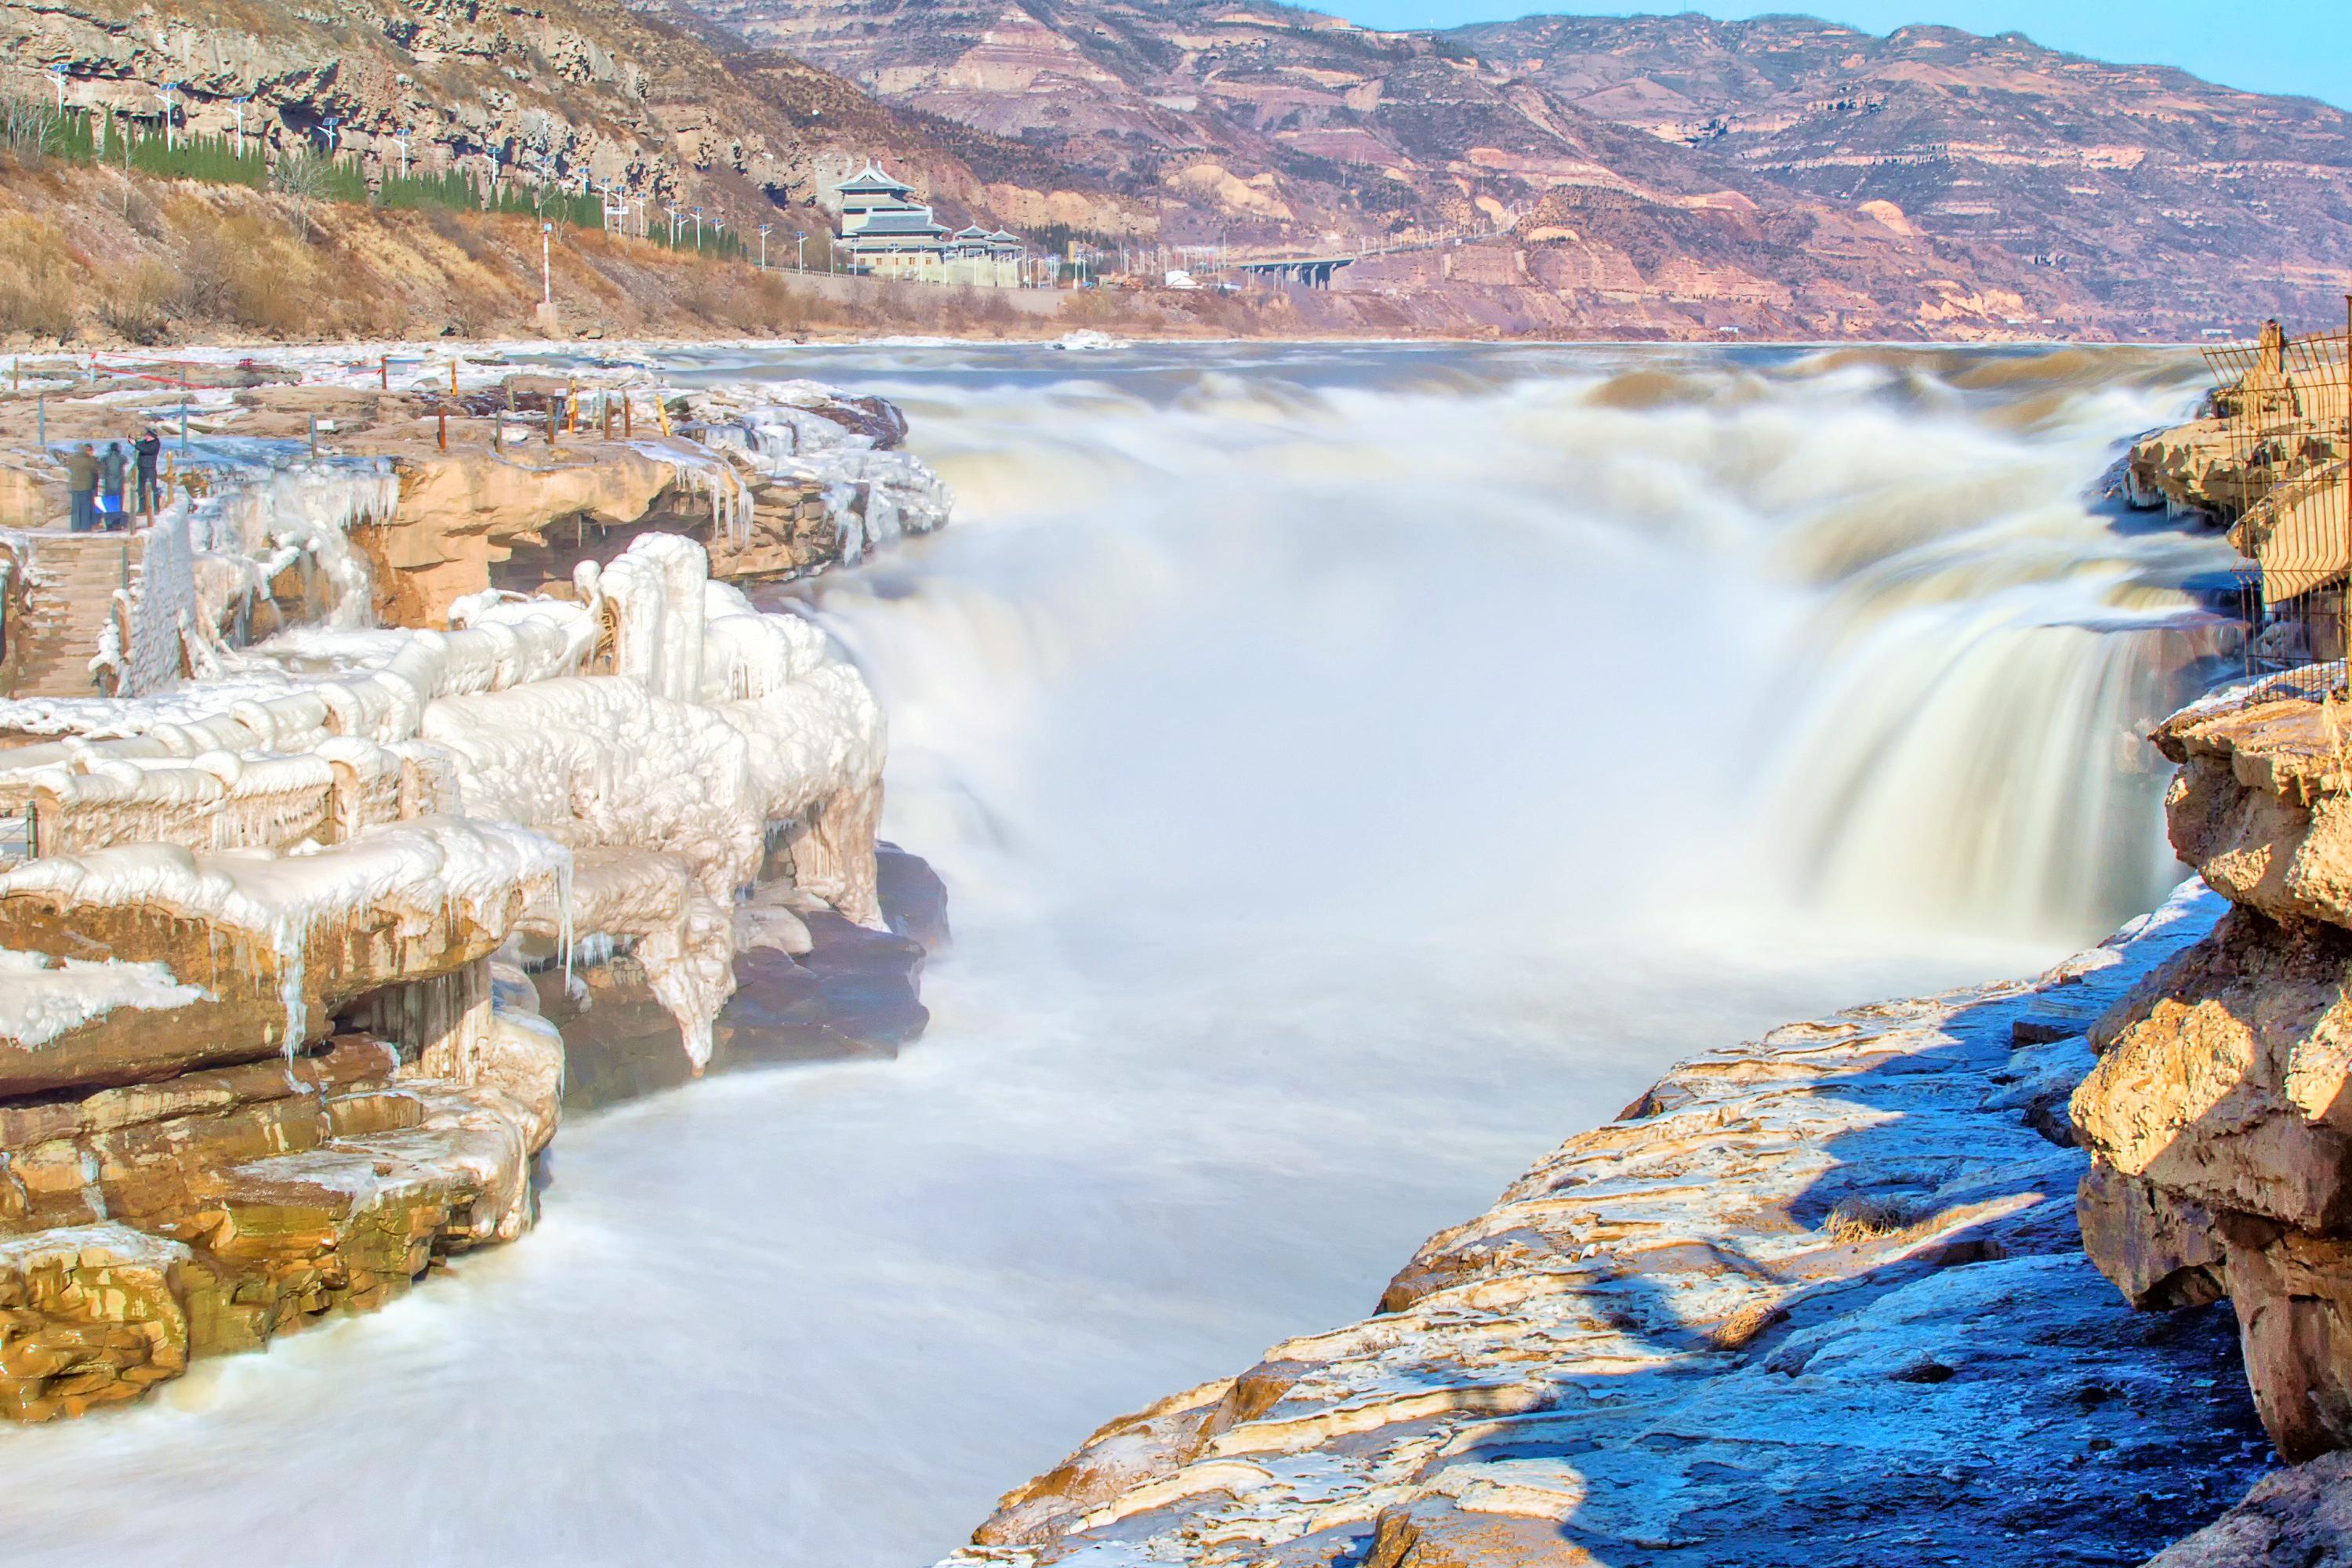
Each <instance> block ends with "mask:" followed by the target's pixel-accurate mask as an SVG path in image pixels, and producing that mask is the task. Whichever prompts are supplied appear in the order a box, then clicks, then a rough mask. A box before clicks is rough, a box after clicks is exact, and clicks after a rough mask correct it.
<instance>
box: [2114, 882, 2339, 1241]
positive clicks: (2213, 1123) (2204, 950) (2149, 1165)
mask: <svg viewBox="0 0 2352 1568" xmlns="http://www.w3.org/2000/svg"><path fill="white" fill-rule="evenodd" d="M2347 982H2352V931H2344V930H2341V929H2339V928H2336V927H2332V926H2322V925H2316V924H2308V923H2297V924H2294V925H2283V924H2280V923H2278V922H2276V921H2271V920H2269V919H2267V918H2265V917H2264V916H2263V915H2260V914H2257V913H2254V912H2253V911H2252V910H2245V909H2239V910H2232V911H2231V913H2230V914H2228V915H2226V916H2224V917H2223V919H2222V921H2221V924H2220V925H2219V926H2218V927H2217V928H2216V929H2215V931H2214V934H2213V935H2212V937H2211V938H2210V939H2209V940H2208V941H2206V942H2200V943H2199V944H2198V945H2197V946H2196V947H2195V948H2192V949H2191V950H2189V952H2185V953H2183V954H2182V955H2181V956H2180V957H2179V958H2177V959H2175V960H2174V961H2173V962H2172V963H2168V964H2167V965H2166V966H2165V967H2164V968H2163V969H2161V970H2159V971H2158V973H2156V974H2154V975H2153V976H2151V977H2150V979H2149V981H2148V983H2147V987H2145V988H2143V989H2142V990H2141V991H2140V992H2139V993H2137V994H2135V995H2134V996H2133V997H2132V998H2131V999H2129V1000H2127V1001H2126V1003H2125V1004H2124V1005H2123V1006H2122V1007H2121V1008H2119V1009H2118V1011H2117V1012H2116V1014H2114V1015H2111V1016H2109V1017H2108V1018H2107V1019H2105V1020H2104V1021H2103V1022H2102V1024H2101V1026H2100V1027H2101V1031H2102V1033H2103V1034H2104V1035H2105V1036H2106V1037H2108V1040H2109V1042H2110V1043H2109V1044H2108V1045H2107V1046H2106V1048H2105V1051H2104V1052H2103V1054H2102V1055H2101V1056H2100V1058H2099V1064H2098V1067H2097V1068H2095V1070H2094V1071H2093V1072H2092V1074H2091V1076H2090V1077H2089V1078H2088V1079H2084V1083H2083V1086H2082V1088H2081V1089H2078V1090H2077V1091H2076V1092H2075V1095H2074V1104H2073V1108H2072V1109H2073V1117H2074V1128H2075V1131H2076V1132H2077V1134H2078V1135H2079V1136H2080V1137H2081V1138H2082V1140H2083V1142H2084V1145H2085V1146H2086V1147H2087V1148H2089V1149H2090V1150H2091V1152H2093V1153H2094V1154H2095V1155H2096V1156H2097V1157H2098V1159H2099V1161H2100V1163H2101V1164H2102V1165H2103V1166H2104V1167H2105V1168H2106V1169H2109V1170H2112V1171H2115V1172H2118V1173H2122V1174H2124V1175H2127V1176H2134V1177H2141V1178H2144V1179H2145V1180H2146V1181H2147V1183H2149V1184H2152V1185H2154V1186H2157V1187H2159V1188H2161V1189H2163V1190H2164V1191H2166V1192H2167V1193H2168V1194H2173V1195H2174V1196H2177V1197H2179V1198H2182V1199H2185V1200H2187V1201H2189V1202H2190V1203H2194V1204H2200V1205H2205V1206H2207V1207H2208V1208H2212V1209H2236V1210H2242V1211H2244V1212H2246V1213H2249V1214H2261V1215H2269V1216H2270V1217H2272V1218H2273V1219H2277V1220H2280V1221H2282V1222H2284V1223H2286V1224H2289V1225H2294V1226H2303V1227H2305V1228H2307V1229H2312V1230H2331V1229H2335V1228H2337V1227H2339V1226H2345V1225H2347V1224H2352V1093H2347V1088H2352V1084H2347V1075H2352V1000H2347V995H2346V986H2347Z"/></svg>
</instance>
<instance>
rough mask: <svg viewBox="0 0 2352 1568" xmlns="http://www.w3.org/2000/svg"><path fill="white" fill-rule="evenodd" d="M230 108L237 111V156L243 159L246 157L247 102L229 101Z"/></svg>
mask: <svg viewBox="0 0 2352 1568" xmlns="http://www.w3.org/2000/svg"><path fill="white" fill-rule="evenodd" d="M228 106H229V107H230V108H231V109H234V110H236V155H237V156H238V157H240V158H242V157H244V156H245V100H244V99H242V98H233V99H231V100H229V105H228Z"/></svg>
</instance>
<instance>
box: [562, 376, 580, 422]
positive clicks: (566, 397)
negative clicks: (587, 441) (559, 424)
mask: <svg viewBox="0 0 2352 1568" xmlns="http://www.w3.org/2000/svg"><path fill="white" fill-rule="evenodd" d="M563 433H564V434H565V435H567V436H576V435H578V434H579V433H580V384H579V383H578V382H576V381H567V382H565V383H564V384H563Z"/></svg>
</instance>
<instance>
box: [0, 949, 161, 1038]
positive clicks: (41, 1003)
mask: <svg viewBox="0 0 2352 1568" xmlns="http://www.w3.org/2000/svg"><path fill="white" fill-rule="evenodd" d="M204 994H205V993H204V992H203V991H202V990H201V989H199V988H198V987H196V986H194V985H184V984H181V983H180V981H179V980H178V978H177V977H176V976H174V975H173V973H172V972H171V971H170V970H169V969H167V968H165V967H164V966H163V964H160V963H110V962H107V961H104V960H90V959H80V958H64V959H51V958H50V957H48V956H47V954H46V953H38V952H6V951H5V950H0V1047H8V1046H15V1047H19V1048H25V1047H33V1046H41V1045H47V1043H48V1042H49V1041H51V1040H54V1039H56V1038H57V1037H58V1036H60V1035H63V1034H65V1033H67V1032H68V1031H69V1030H73V1029H77V1028H79V1027H80V1026H82V1025H84V1024H87V1023H89V1021H90V1020H91V1019H92V1018H96V1017H100V1016H104V1015H106V1014H108V1013H111V1012H113V1011H115V1010H116V1009H117V1008H121V1007H131V1008H136V1009H141V1010H145V1011H154V1010H157V1009H161V1008H167V1007H177V1006H180V1005H184V1004H185V1003H189V1002H194V1001H196V1000H198V999H200V998H202V997H203V996H204Z"/></svg>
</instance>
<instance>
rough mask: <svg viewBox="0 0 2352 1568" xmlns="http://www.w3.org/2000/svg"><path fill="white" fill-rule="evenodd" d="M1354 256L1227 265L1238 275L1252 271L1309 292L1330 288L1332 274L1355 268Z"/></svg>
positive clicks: (1286, 259) (1291, 257)
mask: <svg viewBox="0 0 2352 1568" xmlns="http://www.w3.org/2000/svg"><path fill="white" fill-rule="evenodd" d="M1356 260H1357V258H1355V257H1352V256H1290V257H1284V258H1279V259H1277V260H1273V261H1234V262H1231V263H1228V265H1229V266H1231V267H1232V268H1234V270H1235V271H1237V272H1253V273H1255V274H1256V275H1257V276H1259V277H1260V278H1273V279H1278V280H1279V281H1281V282H1284V283H1301V284H1304V285H1306V286H1307V288H1309V289H1328V288H1329V287H1331V274H1333V273H1334V272H1337V271H1338V270H1339V268H1342V267H1352V266H1354V265H1355V263H1356Z"/></svg>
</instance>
